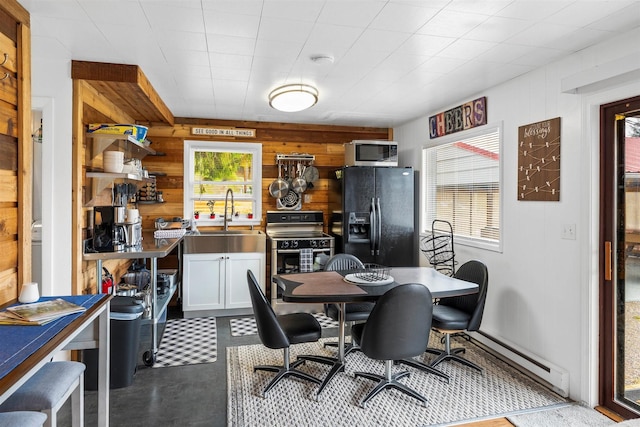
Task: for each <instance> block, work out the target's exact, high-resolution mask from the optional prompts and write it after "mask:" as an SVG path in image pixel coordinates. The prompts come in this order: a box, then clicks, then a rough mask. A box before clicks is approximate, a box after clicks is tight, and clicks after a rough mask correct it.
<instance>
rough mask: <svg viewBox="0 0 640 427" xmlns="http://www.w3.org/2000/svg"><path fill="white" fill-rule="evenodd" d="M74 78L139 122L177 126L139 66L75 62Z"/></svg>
mask: <svg viewBox="0 0 640 427" xmlns="http://www.w3.org/2000/svg"><path fill="white" fill-rule="evenodd" d="M71 78H72V79H74V80H86V81H87V83H89V85H91V86H93V87H94V88H95V89H96V90H97V91H98V92H99V93H100V94H101V95H102V96H104V97H106V98H108V99H109V101H111V102H112V103H113V104H115V105H117V106H119V107H120V108H122V109H123V110H124V111H126V113H127V114H128V115H130V116H132V117H133V118H134V119H135V120H136V122H137V123H143V124H144V123H163V124H168V125H173V124H174V117H173V114H172V113H171V111H170V110H169V108H168V107H167V105H166V104H165V103H164V101H162V99H161V98H160V95H158V93H157V92H156V91H155V89H154V88H153V86H152V85H151V83H150V82H149V79H147V77H146V76H145V74H144V73H143V72H142V70H141V69H140V67H138V66H137V65H128V64H112V63H106V62H88V61H71Z"/></svg>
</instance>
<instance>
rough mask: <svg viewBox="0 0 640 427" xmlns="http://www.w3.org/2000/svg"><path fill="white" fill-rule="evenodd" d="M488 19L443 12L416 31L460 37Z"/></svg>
mask: <svg viewBox="0 0 640 427" xmlns="http://www.w3.org/2000/svg"><path fill="white" fill-rule="evenodd" d="M487 18H489V17H488V16H487V15H482V14H473V13H464V12H457V11H449V10H443V11H440V12H439V13H438V14H437V15H436V16H434V17H433V18H432V19H430V20H429V22H427V23H426V24H424V25H423V26H422V27H421V28H419V29H418V30H417V32H418V33H419V34H427V35H432V36H440V37H462V36H463V35H464V34H466V33H468V32H469V31H471V30H473V29H474V28H476V27H477V26H478V25H480V24H482V23H483V22H484V21H486V20H487Z"/></svg>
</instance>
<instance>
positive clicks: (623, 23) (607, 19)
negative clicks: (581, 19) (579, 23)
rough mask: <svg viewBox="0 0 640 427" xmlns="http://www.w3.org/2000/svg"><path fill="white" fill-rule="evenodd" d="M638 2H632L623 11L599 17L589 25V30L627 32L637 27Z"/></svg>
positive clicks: (639, 8)
mask: <svg viewBox="0 0 640 427" xmlns="http://www.w3.org/2000/svg"><path fill="white" fill-rule="evenodd" d="M638 21H640V2H635V1H634V2H633V3H631V4H630V5H628V6H627V7H625V8H624V9H621V10H619V11H618V12H614V13H612V14H610V15H607V16H604V17H601V18H600V19H598V20H595V21H594V22H592V23H590V24H589V25H588V27H589V28H593V29H595V30H603V31H628V30H631V29H633V28H635V27H637V26H638Z"/></svg>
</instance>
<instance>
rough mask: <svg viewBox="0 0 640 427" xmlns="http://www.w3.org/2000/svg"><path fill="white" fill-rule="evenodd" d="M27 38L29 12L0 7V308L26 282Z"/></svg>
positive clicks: (7, 4)
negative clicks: (0, 255) (0, 254)
mask: <svg viewBox="0 0 640 427" xmlns="http://www.w3.org/2000/svg"><path fill="white" fill-rule="evenodd" d="M30 46H31V39H30V28H29V14H28V12H27V11H26V10H25V9H24V8H23V7H22V6H20V5H19V4H18V3H17V2H16V1H14V0H8V1H3V2H2V4H0V253H2V257H0V305H1V304H4V303H7V302H9V301H11V300H15V299H16V298H17V297H18V289H19V286H20V284H21V283H24V282H28V281H30V280H31V217H32V213H31V209H32V163H33V160H32V156H33V154H32V140H31V68H30V67H31V65H30V64H31V60H30V55H31V48H30Z"/></svg>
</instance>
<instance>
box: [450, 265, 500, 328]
mask: <svg viewBox="0 0 640 427" xmlns="http://www.w3.org/2000/svg"><path fill="white" fill-rule="evenodd" d="M454 277H455V278H456V279H460V280H465V281H467V282H471V283H476V284H477V285H478V293H477V294H471V295H462V296H459V297H450V298H441V299H440V302H439V304H441V305H447V306H449V307H454V308H457V309H458V310H461V311H464V312H465V313H467V314H469V315H470V316H471V317H470V319H469V326H468V327H467V331H477V330H478V329H480V323H482V314H483V313H484V304H485V301H486V299H487V287H488V285H489V272H488V270H487V266H486V265H484V264H483V263H482V262H480V261H475V260H473V261H468V262H466V263H464V264H462V265H461V266H460V268H458V271H456V274H455V275H454Z"/></svg>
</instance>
